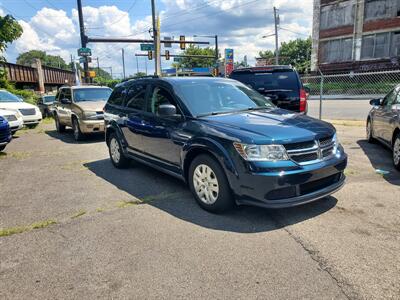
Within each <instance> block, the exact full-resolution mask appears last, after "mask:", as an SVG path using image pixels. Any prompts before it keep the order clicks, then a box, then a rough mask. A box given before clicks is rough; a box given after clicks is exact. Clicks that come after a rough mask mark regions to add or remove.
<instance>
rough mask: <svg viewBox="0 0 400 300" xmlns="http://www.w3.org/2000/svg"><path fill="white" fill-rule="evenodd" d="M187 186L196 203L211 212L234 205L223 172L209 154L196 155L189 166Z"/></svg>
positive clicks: (222, 210) (224, 209)
mask: <svg viewBox="0 0 400 300" xmlns="http://www.w3.org/2000/svg"><path fill="white" fill-rule="evenodd" d="M188 177H189V187H190V190H191V192H192V194H193V196H194V198H195V199H196V201H197V203H198V204H199V205H200V207H202V208H203V209H205V210H207V211H209V212H212V213H222V212H225V211H227V210H229V209H232V208H233V207H234V206H235V201H234V199H233V197H232V192H231V189H230V186H229V183H228V180H227V178H226V175H225V172H224V170H223V169H222V167H221V166H220V164H219V163H218V162H217V161H216V160H215V159H214V158H213V157H211V156H209V155H205V154H202V155H199V156H197V157H196V158H195V159H194V160H193V161H192V163H191V164H190V167H189V176H188Z"/></svg>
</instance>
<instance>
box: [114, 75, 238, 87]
mask: <svg viewBox="0 0 400 300" xmlns="http://www.w3.org/2000/svg"><path fill="white" fill-rule="evenodd" d="M142 80H146V81H150V82H152V81H155V82H157V81H158V82H167V83H169V84H171V85H173V84H177V83H179V82H190V81H193V80H196V81H208V82H209V81H221V80H222V81H226V82H233V81H234V80H232V79H230V78H225V77H205V76H184V77H176V76H171V77H142V78H135V79H130V80H127V81H125V82H122V83H120V84H118V85H117V86H129V85H131V84H133V83H135V82H140V81H142Z"/></svg>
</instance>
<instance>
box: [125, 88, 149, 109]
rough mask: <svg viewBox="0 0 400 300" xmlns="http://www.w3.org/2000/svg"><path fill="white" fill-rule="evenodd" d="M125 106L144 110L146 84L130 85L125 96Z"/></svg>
mask: <svg viewBox="0 0 400 300" xmlns="http://www.w3.org/2000/svg"><path fill="white" fill-rule="evenodd" d="M126 99H127V100H126V107H129V108H133V109H139V110H145V105H146V85H144V84H136V85H134V86H132V87H131V88H130V89H129V91H128V95H127V96H126Z"/></svg>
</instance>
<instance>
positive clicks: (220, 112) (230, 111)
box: [197, 106, 273, 117]
mask: <svg viewBox="0 0 400 300" xmlns="http://www.w3.org/2000/svg"><path fill="white" fill-rule="evenodd" d="M271 108H273V107H272V106H258V107H248V108H245V109H238V110H228V111H213V112H210V113H205V114H200V115H197V117H207V116H216V115H222V114H234V113H238V112H244V111H251V110H263V109H271Z"/></svg>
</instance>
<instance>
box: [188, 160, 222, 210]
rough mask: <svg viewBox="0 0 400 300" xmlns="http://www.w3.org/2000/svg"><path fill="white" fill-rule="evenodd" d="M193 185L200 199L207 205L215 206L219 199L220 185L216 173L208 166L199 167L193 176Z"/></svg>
mask: <svg viewBox="0 0 400 300" xmlns="http://www.w3.org/2000/svg"><path fill="white" fill-rule="evenodd" d="M193 185H194V189H195V191H196V194H197V196H198V197H199V199H200V200H201V201H202V202H204V203H205V204H209V205H210V204H214V203H215V201H217V199H218V194H219V184H218V179H217V176H216V175H215V173H214V171H213V170H212V169H211V168H210V167H209V166H207V165H205V164H201V165H198V166H197V167H196V168H195V170H194V174H193Z"/></svg>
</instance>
